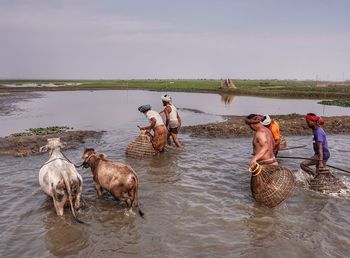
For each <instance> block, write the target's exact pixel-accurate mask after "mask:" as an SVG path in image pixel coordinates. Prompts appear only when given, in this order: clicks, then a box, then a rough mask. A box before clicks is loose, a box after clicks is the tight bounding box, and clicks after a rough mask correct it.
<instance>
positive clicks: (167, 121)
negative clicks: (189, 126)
mask: <svg viewBox="0 0 350 258" xmlns="http://www.w3.org/2000/svg"><path fill="white" fill-rule="evenodd" d="M169 109H170V110H169ZM170 112H171V107H169V106H167V107H165V108H164V114H165V126H166V128H168V127H169V121H170ZM168 129H169V128H168Z"/></svg>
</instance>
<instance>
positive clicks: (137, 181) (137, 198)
mask: <svg viewBox="0 0 350 258" xmlns="http://www.w3.org/2000/svg"><path fill="white" fill-rule="evenodd" d="M134 176H135V181H136V187H135V188H136V189H135V190H136V193H135V197H136V198H135V199H136V207H137V209H138V212H139V215H140V216H141V217H142V218H144V216H145V213H144V212H143V211H142V210H141V204H140V202H139V178H138V177H137V175H136V173H135V174H134Z"/></svg>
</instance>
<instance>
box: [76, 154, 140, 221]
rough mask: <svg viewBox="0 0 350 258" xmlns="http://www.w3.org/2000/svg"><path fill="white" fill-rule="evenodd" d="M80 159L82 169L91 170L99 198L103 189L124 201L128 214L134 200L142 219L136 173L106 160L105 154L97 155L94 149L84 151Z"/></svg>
mask: <svg viewBox="0 0 350 258" xmlns="http://www.w3.org/2000/svg"><path fill="white" fill-rule="evenodd" d="M82 159H83V160H84V163H83V164H84V167H85V168H88V167H90V168H91V172H92V174H93V178H94V181H95V183H96V185H95V188H96V192H97V195H98V196H99V197H101V196H102V189H105V190H107V191H109V192H110V193H111V194H112V195H113V196H114V197H115V198H116V199H118V200H120V201H125V202H126V205H127V208H128V211H130V212H131V211H132V205H133V202H134V200H135V199H136V207H137V208H138V212H139V214H140V216H141V217H143V215H144V213H143V212H142V211H141V209H140V204H139V201H138V186H139V180H138V177H137V174H136V172H135V171H134V170H133V169H132V168H131V167H130V166H128V165H125V164H122V163H117V162H112V161H110V160H107V156H106V155H105V154H103V153H100V154H97V153H96V152H95V150H94V149H85V150H84V154H83V156H82Z"/></svg>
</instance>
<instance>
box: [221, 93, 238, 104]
mask: <svg viewBox="0 0 350 258" xmlns="http://www.w3.org/2000/svg"><path fill="white" fill-rule="evenodd" d="M234 97H235V96H234V95H221V101H222V102H224V103H225V106H229V105H230V104H231V102H232V100H233V99H234Z"/></svg>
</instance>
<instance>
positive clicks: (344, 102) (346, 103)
mask: <svg viewBox="0 0 350 258" xmlns="http://www.w3.org/2000/svg"><path fill="white" fill-rule="evenodd" d="M318 104H322V105H329V106H339V107H350V99H336V100H322V101H320V102H318Z"/></svg>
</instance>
